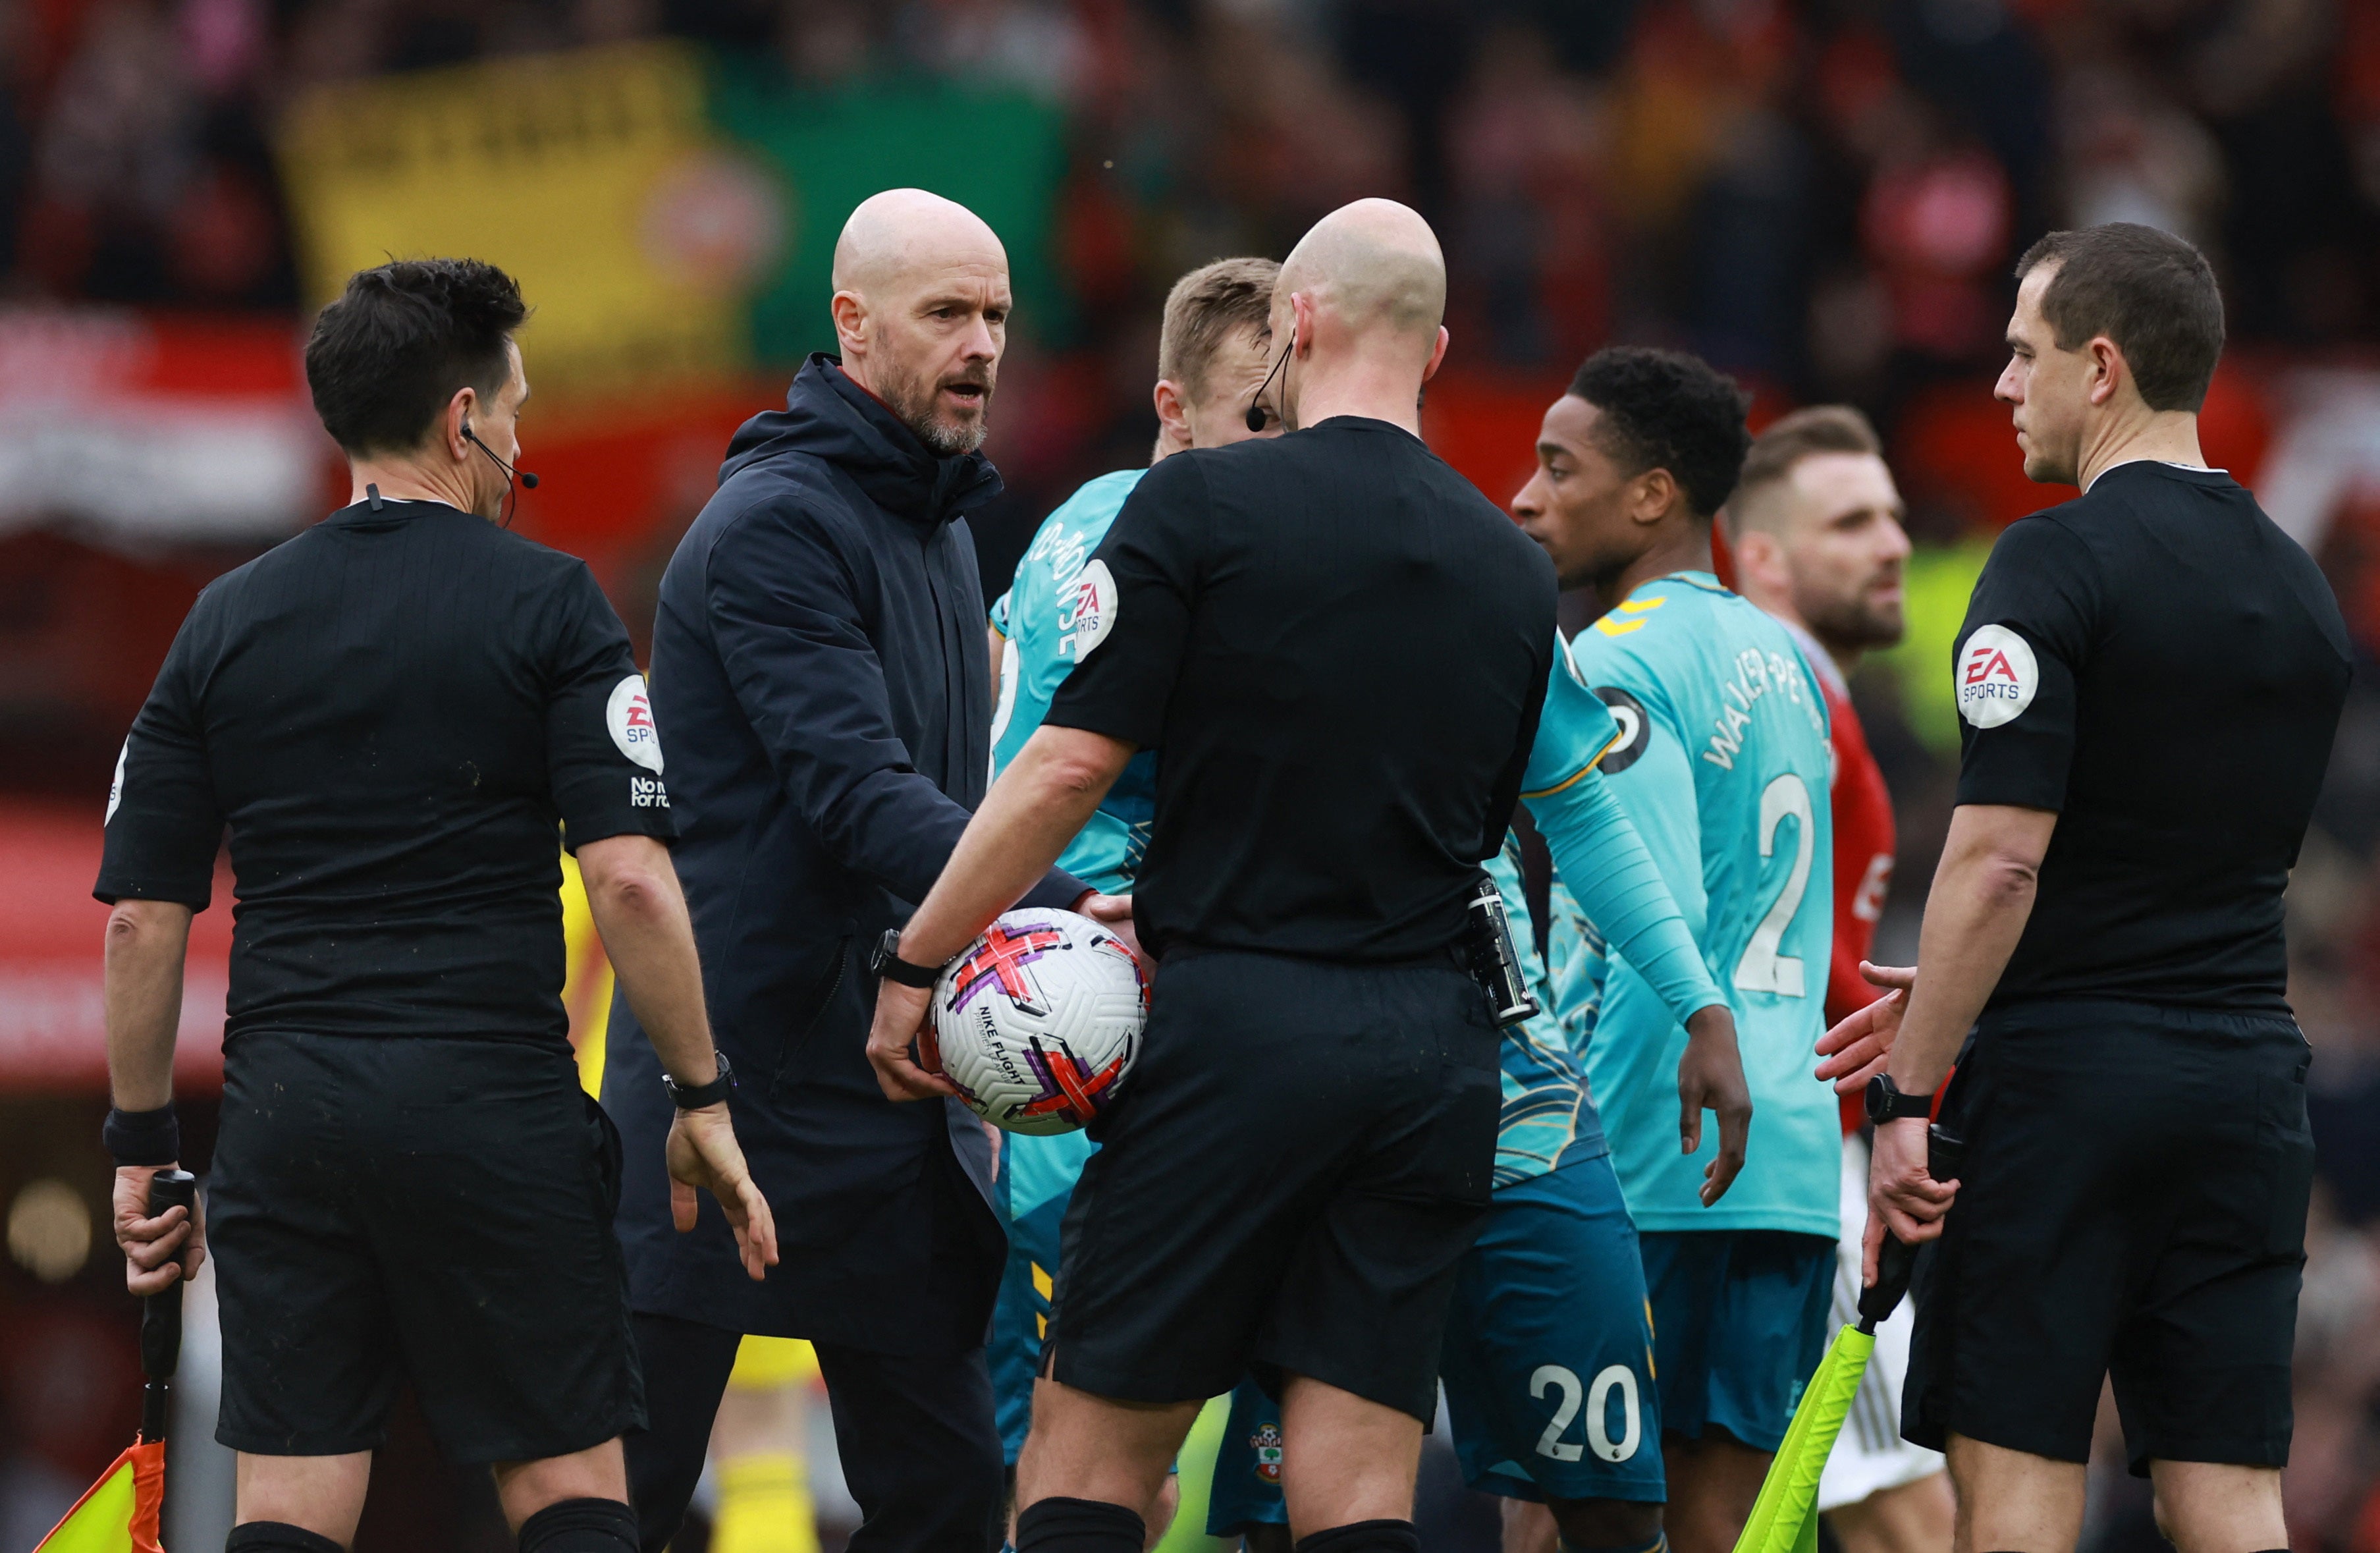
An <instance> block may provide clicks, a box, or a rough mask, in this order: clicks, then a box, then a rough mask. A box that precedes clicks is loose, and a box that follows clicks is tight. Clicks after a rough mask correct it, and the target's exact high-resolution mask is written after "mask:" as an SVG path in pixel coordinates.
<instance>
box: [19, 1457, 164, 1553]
mask: <svg viewBox="0 0 2380 1553" xmlns="http://www.w3.org/2000/svg"><path fill="white" fill-rule="evenodd" d="M164 1508H165V1442H164V1440H162V1439H160V1440H149V1441H146V1442H144V1443H142V1444H140V1445H136V1446H134V1447H132V1449H130V1450H127V1451H126V1452H125V1453H124V1454H123V1455H121V1456H118V1457H117V1458H116V1459H115V1461H114V1462H110V1463H109V1464H108V1468H107V1470H106V1471H105V1472H103V1473H102V1474H100V1475H99V1481H98V1482H97V1483H94V1484H92V1485H91V1492H89V1493H87V1494H85V1495H84V1496H83V1497H82V1498H79V1499H78V1500H76V1501H75V1507H74V1508H73V1509H72V1510H69V1511H67V1518H66V1519H65V1520H63V1521H61V1522H59V1523H57V1525H56V1526H55V1528H53V1529H52V1530H51V1532H50V1535H47V1536H45V1537H43V1538H42V1543H41V1546H40V1547H36V1548H34V1549H33V1553H160V1549H159V1548H158V1546H157V1516H158V1512H159V1511H163V1510H164Z"/></svg>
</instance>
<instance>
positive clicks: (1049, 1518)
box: [1016, 1498, 1148, 1553]
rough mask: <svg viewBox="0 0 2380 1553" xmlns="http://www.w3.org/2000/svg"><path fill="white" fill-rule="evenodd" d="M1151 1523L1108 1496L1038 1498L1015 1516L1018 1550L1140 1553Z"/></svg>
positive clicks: (1028, 1552) (1029, 1552)
mask: <svg viewBox="0 0 2380 1553" xmlns="http://www.w3.org/2000/svg"><path fill="white" fill-rule="evenodd" d="M1147 1541H1148V1523H1147V1522H1145V1521H1143V1520H1142V1519H1141V1518H1140V1512H1139V1511H1133V1510H1126V1509H1125V1508H1124V1507H1123V1506H1122V1505H1120V1504H1110V1503H1108V1502H1107V1500H1105V1499H1061V1498H1049V1499H1036V1500H1034V1501H1033V1502H1032V1503H1031V1504H1029V1505H1026V1507H1025V1509H1024V1511H1022V1512H1021V1513H1019V1514H1018V1516H1017V1517H1016V1553H1140V1550H1141V1547H1142V1546H1143V1545H1144V1544H1145V1543H1147Z"/></svg>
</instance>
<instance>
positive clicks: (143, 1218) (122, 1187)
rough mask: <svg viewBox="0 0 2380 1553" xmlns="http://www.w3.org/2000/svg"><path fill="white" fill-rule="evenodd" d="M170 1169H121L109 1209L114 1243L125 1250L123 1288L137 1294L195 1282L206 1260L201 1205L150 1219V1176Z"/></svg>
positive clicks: (164, 1166)
mask: <svg viewBox="0 0 2380 1553" xmlns="http://www.w3.org/2000/svg"><path fill="white" fill-rule="evenodd" d="M177 1168H178V1167H176V1166H173V1165H119V1166H117V1167H116V1170H115V1196H114V1201H113V1203H112V1205H111V1207H112V1208H113V1216H114V1218H115V1244H118V1245H120V1246H122V1247H123V1248H124V1287H125V1288H127V1289H128V1290H130V1291H131V1292H133V1293H135V1294H140V1295H148V1294H162V1293H164V1292H165V1291H166V1290H168V1289H171V1288H172V1287H173V1286H174V1284H175V1283H176V1281H177V1280H183V1279H190V1278H196V1277H197V1276H198V1274H199V1268H200V1265H201V1264H203V1263H204V1262H205V1261H206V1259H207V1225H206V1215H205V1212H204V1211H203V1208H202V1207H200V1206H195V1205H194V1206H192V1207H182V1206H181V1205H180V1204H178V1203H177V1204H176V1205H175V1206H174V1207H169V1208H167V1209H166V1210H165V1211H164V1212H163V1213H161V1214H159V1215H157V1216H156V1217H155V1218H153V1219H152V1218H151V1217H149V1178H150V1177H151V1176H152V1175H155V1174H156V1173H157V1172H158V1171H170V1170H175V1169H177Z"/></svg>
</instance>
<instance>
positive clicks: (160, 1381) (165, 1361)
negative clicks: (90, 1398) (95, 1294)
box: [140, 1171, 199, 1440]
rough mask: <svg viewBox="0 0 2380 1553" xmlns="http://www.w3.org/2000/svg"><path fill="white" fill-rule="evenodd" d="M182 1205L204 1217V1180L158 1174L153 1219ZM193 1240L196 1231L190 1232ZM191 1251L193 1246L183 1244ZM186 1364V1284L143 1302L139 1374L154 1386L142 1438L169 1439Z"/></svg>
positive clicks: (147, 1397) (146, 1396) (144, 1403)
mask: <svg viewBox="0 0 2380 1553" xmlns="http://www.w3.org/2000/svg"><path fill="white" fill-rule="evenodd" d="M176 1204H179V1205H180V1206H181V1207H183V1208H184V1209H186V1210H187V1211H188V1213H189V1214H190V1216H191V1217H192V1219H196V1218H197V1216H198V1211H199V1178H198V1177H197V1176H194V1175H192V1174H191V1173H190V1172H189V1171H158V1172H157V1173H156V1174H155V1175H152V1176H151V1177H150V1178H149V1217H150V1218H152V1219H154V1218H156V1217H157V1216H158V1215H159V1214H161V1213H163V1212H164V1211H165V1210H166V1209H167V1208H169V1207H174V1206H176ZM191 1232H192V1233H193V1234H194V1235H195V1234H196V1233H197V1231H191ZM182 1244H183V1245H184V1246H185V1247H187V1246H188V1244H189V1242H188V1241H184V1242H183V1243H182ZM181 1359H182V1280H180V1279H178V1278H177V1279H176V1280H174V1281H173V1282H172V1283H170V1284H168V1285H167V1286H166V1287H165V1288H164V1291H163V1292H158V1293H154V1294H150V1295H147V1296H145V1297H144V1298H143V1299H142V1300H141V1302H140V1373H141V1374H142V1375H144V1376H146V1377H149V1386H148V1389H147V1390H146V1391H144V1392H143V1393H142V1395H141V1399H140V1438H142V1439H144V1440H160V1439H164V1438H165V1413H166V1408H167V1403H168V1401H169V1399H170V1395H171V1392H172V1390H173V1384H174V1366H175V1365H177V1364H179V1363H181Z"/></svg>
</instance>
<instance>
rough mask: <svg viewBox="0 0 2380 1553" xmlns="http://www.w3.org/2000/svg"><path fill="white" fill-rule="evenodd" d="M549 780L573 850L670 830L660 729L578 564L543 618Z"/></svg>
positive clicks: (615, 625) (605, 605)
mask: <svg viewBox="0 0 2380 1553" xmlns="http://www.w3.org/2000/svg"><path fill="white" fill-rule="evenodd" d="M549 618H550V619H551V621H552V625H551V627H550V631H549V635H548V638H547V642H548V645H547V651H548V653H549V655H550V656H549V657H548V659H547V662H548V668H547V680H546V684H547V691H546V701H545V759H546V777H547V781H548V782H549V783H551V785H552V788H553V807H555V809H556V810H558V811H559V812H560V813H561V815H562V839H563V844H564V845H565V846H567V847H568V848H569V849H570V850H571V851H572V852H574V853H575V852H577V850H578V849H579V848H580V847H581V846H583V845H585V844H586V843H589V842H598V841H601V840H602V839H603V838H604V837H606V836H626V835H635V836H654V837H658V838H659V839H661V840H663V841H667V840H669V839H670V838H672V837H674V836H675V835H676V834H677V826H676V823H675V821H674V820H673V819H671V818H670V807H669V790H668V788H666V787H665V786H663V785H662V741H661V730H660V729H659V728H657V727H655V726H654V723H653V705H652V698H651V697H650V696H649V695H648V694H647V693H646V689H645V677H644V675H642V674H640V673H637V658H636V653H635V652H634V650H633V649H631V648H630V647H629V645H628V632H627V628H626V627H625V626H624V625H621V624H620V616H619V614H618V613H617V612H615V611H614V610H613V608H612V601H610V600H608V599H606V598H604V597H603V590H602V589H601V588H598V587H596V586H595V578H594V576H593V575H592V574H591V573H589V571H588V570H587V564H586V563H585V562H574V563H573V564H571V566H570V569H569V570H568V571H567V572H566V573H565V574H564V579H563V582H562V585H561V588H559V589H558V591H557V595H556V598H555V600H554V607H553V611H552V612H551V613H550V617H549Z"/></svg>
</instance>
